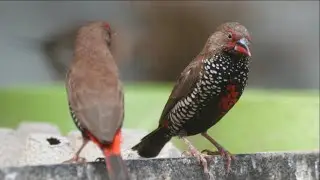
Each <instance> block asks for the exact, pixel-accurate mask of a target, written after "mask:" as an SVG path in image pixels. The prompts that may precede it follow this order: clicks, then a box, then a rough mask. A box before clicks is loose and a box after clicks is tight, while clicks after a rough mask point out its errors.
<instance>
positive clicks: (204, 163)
mask: <svg viewBox="0 0 320 180" xmlns="http://www.w3.org/2000/svg"><path fill="white" fill-rule="evenodd" d="M181 139H182V140H183V141H184V143H186V144H187V146H188V149H189V151H190V153H191V155H192V156H194V157H196V158H197V159H198V161H199V163H201V164H202V166H203V168H204V173H205V174H209V171H208V163H207V160H206V159H205V156H206V155H205V154H201V153H200V152H199V151H198V150H197V149H196V148H195V147H194V146H193V145H192V144H191V142H190V141H189V140H188V139H187V138H185V137H181Z"/></svg>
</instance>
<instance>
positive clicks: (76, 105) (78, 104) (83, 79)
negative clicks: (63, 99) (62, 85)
mask: <svg viewBox="0 0 320 180" xmlns="http://www.w3.org/2000/svg"><path fill="white" fill-rule="evenodd" d="M77 73H79V72H77ZM77 73H76V72H72V71H71V72H69V73H68V76H67V84H66V86H67V92H68V99H69V103H70V106H71V108H72V110H73V111H74V113H75V115H76V117H77V120H78V122H79V123H80V125H81V127H83V128H85V129H86V130H88V131H89V132H90V133H91V134H92V135H94V136H95V137H96V138H97V139H98V140H99V141H100V142H102V143H109V142H112V140H113V138H114V135H115V133H116V131H117V130H118V129H119V128H120V127H121V126H122V123H123V118H124V110H123V106H124V103H123V101H124V98H123V91H122V85H121V82H120V81H119V80H118V78H117V77H113V74H112V73H108V72H103V73H108V74H101V71H100V73H94V72H92V71H91V72H90V73H86V75H79V74H77ZM83 74H84V73H83Z"/></svg>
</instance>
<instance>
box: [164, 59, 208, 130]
mask: <svg viewBox="0 0 320 180" xmlns="http://www.w3.org/2000/svg"><path fill="white" fill-rule="evenodd" d="M202 58H203V56H198V57H196V58H195V59H194V60H193V61H191V63H190V64H189V65H188V66H187V67H186V68H185V69H184V70H183V71H182V73H181V74H180V76H179V78H178V80H177V81H176V84H175V86H174V87H173V90H172V92H171V94H170V96H169V99H168V101H167V103H166V105H165V107H164V109H163V111H162V114H161V116H160V120H159V125H162V124H163V123H164V121H166V120H167V118H166V116H167V114H168V112H169V111H170V110H171V109H172V108H173V107H174V106H175V105H176V103H177V102H178V101H179V100H180V99H182V98H184V97H186V96H187V95H188V94H189V93H190V92H191V91H192V90H193V88H194V87H195V86H196V83H197V81H198V78H199V73H200V71H202V63H201V62H202V61H201V60H202Z"/></svg>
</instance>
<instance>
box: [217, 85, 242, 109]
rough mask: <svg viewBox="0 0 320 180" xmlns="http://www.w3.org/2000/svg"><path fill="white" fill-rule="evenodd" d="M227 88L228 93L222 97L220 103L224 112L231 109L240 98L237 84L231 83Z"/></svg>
mask: <svg viewBox="0 0 320 180" xmlns="http://www.w3.org/2000/svg"><path fill="white" fill-rule="evenodd" d="M226 89H227V94H226V95H225V96H223V97H222V98H221V100H220V103H219V107H220V109H221V110H222V111H223V114H225V113H226V112H227V111H229V110H230V109H231V108H232V107H233V106H234V104H236V102H237V101H238V99H239V98H238V96H239V92H237V90H236V85H233V84H229V85H227V88H226Z"/></svg>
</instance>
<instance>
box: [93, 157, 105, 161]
mask: <svg viewBox="0 0 320 180" xmlns="http://www.w3.org/2000/svg"><path fill="white" fill-rule="evenodd" d="M105 161H106V160H105V159H104V158H101V157H99V158H97V159H96V160H95V162H105Z"/></svg>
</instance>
